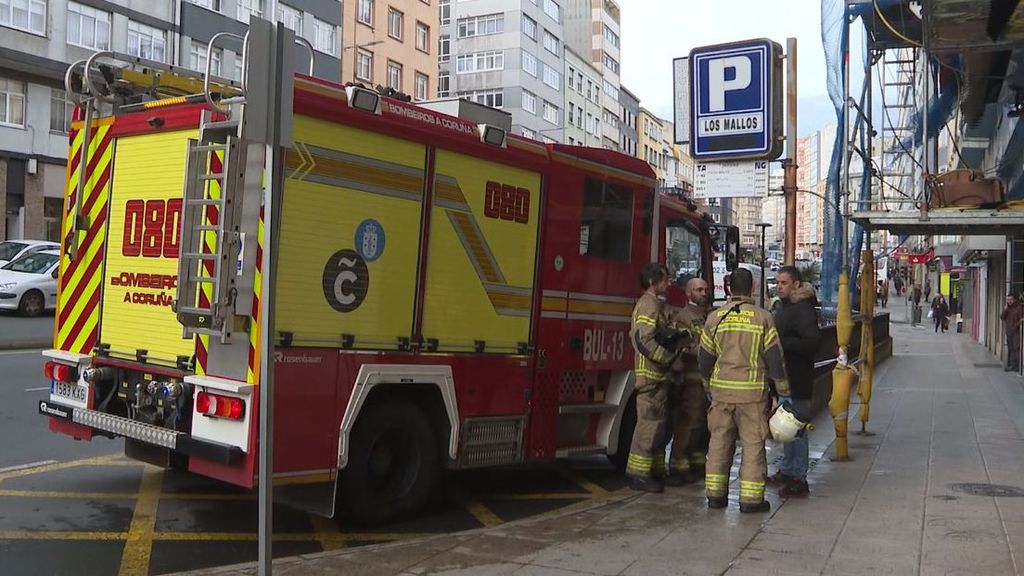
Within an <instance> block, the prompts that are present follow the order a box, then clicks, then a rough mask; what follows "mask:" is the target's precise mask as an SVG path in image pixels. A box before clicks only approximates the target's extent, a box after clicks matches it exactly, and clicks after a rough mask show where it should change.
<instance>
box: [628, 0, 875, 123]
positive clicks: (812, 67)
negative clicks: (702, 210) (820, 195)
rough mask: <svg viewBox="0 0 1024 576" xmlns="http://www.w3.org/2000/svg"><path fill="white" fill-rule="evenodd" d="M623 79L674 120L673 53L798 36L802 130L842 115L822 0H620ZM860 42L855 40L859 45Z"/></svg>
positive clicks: (658, 111)
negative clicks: (833, 93) (824, 35)
mask: <svg viewBox="0 0 1024 576" xmlns="http://www.w3.org/2000/svg"><path fill="white" fill-rule="evenodd" d="M619 5H620V7H621V9H622V84H623V86H625V87H626V88H628V89H629V90H630V91H631V92H633V93H634V94H636V95H637V96H638V97H639V98H640V105H641V106H643V107H644V108H647V109H648V110H650V111H652V112H654V113H655V114H657V115H658V116H659V117H661V118H664V119H667V120H670V121H671V120H672V116H673V112H672V98H673V96H672V59H673V58H676V57H679V56H686V55H688V54H689V53H690V50H691V49H692V48H694V47H697V46H706V45H709V44H719V43H723V42H733V41H737V40H745V39H749V38H760V37H764V38H770V39H772V40H774V41H776V42H778V43H780V44H782V46H783V48H785V46H786V38H788V37H796V38H797V42H798V45H799V52H798V58H797V64H798V66H799V72H798V78H799V82H798V91H799V110H798V114H797V118H798V121H799V132H800V135H801V136H803V135H806V134H808V133H813V132H814V131H816V130H818V129H819V128H821V127H822V126H824V125H825V124H827V123H830V122H835V112H834V109H833V108H832V103H831V101H830V100H829V99H828V90H827V88H826V85H825V56H824V52H823V51H822V47H821V0H775V1H770V0H619ZM856 45H857V44H856V43H854V46H856Z"/></svg>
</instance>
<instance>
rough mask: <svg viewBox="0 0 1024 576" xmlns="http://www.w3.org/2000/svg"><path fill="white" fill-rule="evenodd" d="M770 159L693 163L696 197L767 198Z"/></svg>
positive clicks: (694, 194) (694, 193)
mask: <svg viewBox="0 0 1024 576" xmlns="http://www.w3.org/2000/svg"><path fill="white" fill-rule="evenodd" d="M767 194H768V161H767V160H736V161H723V162H698V163H696V164H694V166H693V197H694V198H764V197H765V195H767Z"/></svg>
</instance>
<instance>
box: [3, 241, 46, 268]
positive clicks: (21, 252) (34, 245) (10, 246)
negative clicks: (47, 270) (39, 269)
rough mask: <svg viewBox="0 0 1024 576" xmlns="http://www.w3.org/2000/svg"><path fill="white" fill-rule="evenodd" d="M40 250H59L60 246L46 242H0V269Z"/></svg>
mask: <svg viewBox="0 0 1024 576" xmlns="http://www.w3.org/2000/svg"><path fill="white" fill-rule="evenodd" d="M41 250H60V244H57V243H56V242H50V241H47V240H7V241H6V242H0V267H2V266H4V265H5V264H7V263H8V262H12V261H14V260H17V259H18V258H21V257H22V256H26V255H28V254H32V253H33V252H39V251H41Z"/></svg>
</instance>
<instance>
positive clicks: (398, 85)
mask: <svg viewBox="0 0 1024 576" xmlns="http://www.w3.org/2000/svg"><path fill="white" fill-rule="evenodd" d="M388 86H389V87H391V88H394V89H395V90H398V91H399V92H401V91H402V65H401V64H399V63H398V62H395V61H394V60H388Z"/></svg>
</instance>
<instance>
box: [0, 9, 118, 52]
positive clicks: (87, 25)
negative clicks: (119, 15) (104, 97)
mask: <svg viewBox="0 0 1024 576" xmlns="http://www.w3.org/2000/svg"><path fill="white" fill-rule="evenodd" d="M23 2H24V0H21V1H20V2H19V1H18V0H14V1H13V4H14V6H15V10H16V11H17V10H19V8H18V5H19V4H22V3H23ZM0 10H2V8H0ZM68 44H73V45H75V46H81V47H83V48H92V49H94V50H108V49H110V12H104V11H102V10H97V9H95V8H93V7H91V6H83V5H82V4H76V3H75V2H68Z"/></svg>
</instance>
